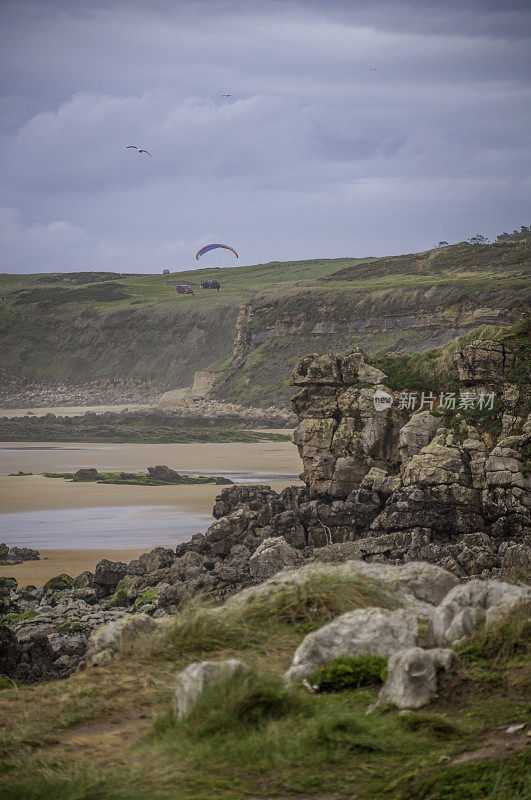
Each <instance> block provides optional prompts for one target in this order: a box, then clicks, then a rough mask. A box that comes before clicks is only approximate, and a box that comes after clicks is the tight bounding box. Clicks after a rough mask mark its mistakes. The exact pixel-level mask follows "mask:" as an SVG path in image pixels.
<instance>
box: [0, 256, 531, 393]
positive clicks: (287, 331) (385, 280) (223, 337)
mask: <svg viewBox="0 0 531 800" xmlns="http://www.w3.org/2000/svg"><path fill="white" fill-rule="evenodd" d="M529 253H530V247H529V243H528V242H522V243H517V244H514V243H513V244H511V243H506V244H494V245H488V246H485V247H471V246H470V245H455V246H452V247H448V248H441V249H439V250H436V251H427V252H426V253H420V254H419V253H417V254H410V255H407V256H397V257H391V258H383V259H366V260H364V261H360V260H359V259H339V260H337V261H332V260H330V261H324V260H323V261H317V260H316V261H306V262H289V263H279V262H277V263H274V264H262V265H256V266H250V267H239V268H234V269H227V270H216V271H215V272H214V271H213V270H210V272H209V271H208V270H199V271H192V270H191V271H189V272H182V273H178V275H172V276H162V275H144V276H141V275H139V276H133V275H118V274H117V275H114V276H112V275H109V274H107V275H105V274H103V273H85V274H82V273H80V274H76V275H75V276H72V275H67V274H62V275H41V276H36V275H25V276H14V275H2V276H0V311H1V312H2V313H1V322H0V332H1V334H2V337H1V339H2V343H1V345H0V347H1V352H0V355H1V357H2V364H3V367H4V369H5V376H4V377H5V379H6V380H5V381H3V383H6V382H12V383H13V382H14V385H13V391H14V392H15V393H16V390H17V386H18V383H17V382H19V380H20V378H23V379H24V380H25V381H29V382H32V381H33V382H35V383H38V384H39V385H40V386H41V387H44V386H54V385H57V386H65V387H66V386H68V385H69V384H70V383H75V384H77V385H80V384H89V383H92V382H95V381H112V382H114V383H115V384H116V385H118V384H122V385H124V384H125V383H126V382H127V381H128V380H130V379H131V378H133V379H135V380H138V381H144V380H145V381H148V382H149V383H150V384H152V385H153V386H154V387H155V389H156V390H157V391H159V392H162V391H165V390H172V389H178V388H181V387H184V386H187V385H189V384H190V383H191V381H192V378H193V375H194V373H195V372H196V371H198V370H208V371H210V372H216V373H220V379H219V381H218V383H217V385H216V386H215V387H214V390H213V396H214V397H216V398H217V399H220V400H228V401H230V402H236V403H242V404H246V405H255V406H262V407H266V406H268V405H270V404H275V405H280V404H282V405H284V406H289V403H290V389H289V375H290V372H291V370H292V368H293V367H294V366H295V364H296V363H297V361H298V360H299V358H301V357H302V356H303V355H304V354H305V353H310V352H326V351H327V350H331V351H333V352H339V351H346V350H348V349H349V348H350V347H351V346H352V343H353V341H355V342H356V344H357V345H359V346H360V347H363V348H364V350H365V351H366V352H367V353H368V354H369V355H370V356H371V357H374V356H377V355H380V354H383V353H386V352H388V351H393V352H401V353H413V352H424V351H426V350H428V349H431V348H434V347H438V346H440V345H441V344H444V343H447V342H449V341H450V340H452V339H454V338H455V337H457V336H461V335H463V334H467V333H469V332H470V331H472V330H474V329H476V328H478V327H480V326H487V325H488V326H494V327H499V326H502V325H508V324H511V323H512V322H514V321H515V320H516V319H518V317H519V316H520V314H521V311H522V305H523V303H524V302H525V299H526V294H528V292H529V289H528V286H527V285H526V280H525V272H526V269H528V266H529V260H530V259H529ZM340 267H343V269H341V268H340ZM110 277H113V280H112V281H110V280H109V278H110ZM177 277H178V280H177ZM212 277H216V278H218V279H219V280H220V282H221V290H220V291H219V292H210V291H208V290H203V289H201V287H200V281H201V280H204V279H208V278H212ZM177 282H188V283H190V284H191V285H192V286H193V287H194V289H195V294H194V295H177V294H176V292H175V283H177ZM139 385H141V384H139ZM148 394H149V397H151V389H149V392H147V393H146V396H145V397H144V398H141V399H148ZM5 402H6V403H7V402H8V400H7V399H6V401H5Z"/></svg>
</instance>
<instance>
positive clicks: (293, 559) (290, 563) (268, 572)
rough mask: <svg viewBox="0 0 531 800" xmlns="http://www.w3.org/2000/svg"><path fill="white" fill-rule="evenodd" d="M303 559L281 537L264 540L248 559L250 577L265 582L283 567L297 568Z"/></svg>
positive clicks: (298, 552)
mask: <svg viewBox="0 0 531 800" xmlns="http://www.w3.org/2000/svg"><path fill="white" fill-rule="evenodd" d="M303 562H304V558H303V557H302V554H301V553H300V551H298V550H295V549H294V548H293V547H291V545H289V544H288V543H287V542H286V540H285V539H284V538H283V537H282V536H275V537H270V538H269V539H264V541H263V542H262V544H260V545H259V546H258V547H257V549H256V550H255V552H254V553H253V554H252V556H251V558H250V559H249V568H250V570H251V575H253V576H254V577H255V578H260V579H261V580H265V579H266V578H270V577H271V576H272V575H275V573H277V572H280V570H281V569H283V568H284V567H298V566H301V564H303Z"/></svg>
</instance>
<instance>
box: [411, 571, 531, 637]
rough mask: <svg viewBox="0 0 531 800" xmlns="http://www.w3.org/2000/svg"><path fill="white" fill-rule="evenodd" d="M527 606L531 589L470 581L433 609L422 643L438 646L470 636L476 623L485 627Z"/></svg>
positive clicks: (457, 587) (497, 582) (501, 583)
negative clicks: (481, 621) (480, 622)
mask: <svg viewBox="0 0 531 800" xmlns="http://www.w3.org/2000/svg"><path fill="white" fill-rule="evenodd" d="M529 603H531V587H529V586H519V585H515V584H511V583H504V582H502V581H496V580H486V581H480V580H472V581H469V582H468V583H465V584H461V585H459V586H455V587H454V588H453V589H451V590H450V592H448V594H447V595H446V597H445V598H444V599H443V600H442V602H441V603H440V604H439V605H438V606H437V608H436V609H435V610H434V612H433V614H432V616H431V618H430V620H429V624H428V631H427V634H426V644H427V646H428V647H434V646H436V647H442V646H444V645H445V644H446V643H449V644H456V643H458V642H460V641H461V640H462V639H464V638H466V637H467V636H470V635H471V634H472V633H473V632H474V630H475V628H476V625H477V623H478V622H479V620H481V619H485V621H486V624H487V625H489V624H491V623H493V622H496V620H499V619H500V618H503V617H504V616H505V615H507V614H509V613H510V612H511V611H513V610H516V609H517V608H519V607H524V606H525V605H526V604H529Z"/></svg>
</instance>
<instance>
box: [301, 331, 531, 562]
mask: <svg viewBox="0 0 531 800" xmlns="http://www.w3.org/2000/svg"><path fill="white" fill-rule="evenodd" d="M455 361H456V363H457V368H458V371H459V375H460V377H461V379H462V381H463V389H462V391H461V392H460V393H459V395H458V397H459V400H458V402H464V404H465V406H467V407H468V408H471V407H474V406H475V407H476V408H478V406H479V405H481V404H483V405H484V406H485V415H484V417H483V419H482V420H481V421H482V423H485V422H489V410H490V411H491V412H492V416H493V417H494V416H495V415H496V414H497V415H498V417H500V416H501V430H500V431H499V432H498V433H497V435H496V436H493V434H492V433H487V432H486V431H485V430H481V427H480V426H479V424H478V427H476V426H475V425H473V424H471V423H470V422H467V421H466V420H465V419H464V418H463V415H462V414H460V413H459V412H458V411H457V413H455V412H454V413H455V416H453V417H448V415H447V416H446V418H445V417H443V416H441V415H440V414H441V411H440V410H437V405H436V404H437V398H435V397H434V403H433V410H432V411H433V412H435V413H432V411H431V410H426V409H425V410H422V411H417V412H416V413H411V412H408V410H407V409H406V408H401V406H404V405H405V397H404V395H402V397H401V396H400V394H399V393H398V392H393V391H392V390H390V389H389V388H388V387H386V386H385V384H384V383H380V381H383V379H384V378H385V376H384V375H383V374H382V373H380V374H376V373H373V371H372V368H370V367H369V368H368V370H367V365H365V364H364V363H363V356H362V354H361V353H360V352H359V351H352V352H350V353H347V354H346V355H345V356H343V357H336V356H333V355H332V354H327V355H325V356H320V355H313V356H308V357H306V358H304V359H302V361H301V362H299V364H298V365H297V367H296V369H295V371H294V375H293V378H292V382H293V383H294V384H295V385H297V386H301V387H302V388H301V389H299V391H298V392H297V393H296V394H295V397H294V399H293V405H294V409H295V411H296V413H297V415H298V417H299V426H298V428H297V429H296V431H295V433H294V436H293V441H294V442H295V444H297V446H298V448H299V452H300V454H301V457H302V460H303V464H304V472H303V474H302V476H301V477H302V478H303V480H304V481H305V483H306V486H307V491H308V496H309V498H310V499H313V500H314V501H315V502H316V503H317V504H320V503H322V504H326V506H327V508H328V509H329V511H330V512H331V513H332V516H333V512H334V511H335V510H337V509H339V507H340V506H341V507H342V508H343V507H345V506H346V507H347V508H349V510H350V513H352V514H353V515H354V516H359V514H360V511H361V509H365V511H366V515H365V524H366V529H367V530H366V533H365V535H366V536H367V535H368V536H369V537H371V538H370V539H367V540H366V541H365V542H364V543H363V545H364V547H367V545H368V546H369V548H370V549H372V552H373V553H381V554H388V555H389V556H390V557H392V558H406V559H408V558H417V557H420V558H422V559H425V560H428V561H429V560H436V561H437V562H438V563H441V564H442V565H443V566H446V567H447V568H449V569H451V570H452V571H457V572H459V571H460V570H464V572H465V573H466V574H481V573H482V572H483V569H482V567H483V568H484V569H485V570H486V571H487V572H488V571H489V570H490V569H492V568H493V567H494V566H495V565H496V566H501V563H502V561H503V559H504V557H505V556H506V555H507V553H509V559H513V560H514V558H515V557H516V555H517V552H518V553H520V555H521V556H522V558H523V559H524V563H525V564H526V568H528V566H529V551H527V550H526V549H525V548H526V546H528V545H529V544H530V541H529V531H530V530H531V525H530V523H531V519H530V515H529V508H530V488H531V484H530V479H529V477H528V470H529V448H530V445H531V418H527V419H526V417H525V415H524V413H523V411H524V409H525V406H526V400H527V402H528V397H527V398H526V396H525V394H526V392H525V387H524V389H522V387H519V386H518V385H516V384H511V383H508V382H507V375H508V374H511V372H512V371H513V370H514V369H515V367H517V366H518V357H517V355H516V354H515V353H514V352H513V351H510V350H507V349H506V347H505V345H504V344H503V343H502V342H481V341H477V342H473V343H472V344H471V345H469V346H468V347H466V348H465V349H464V350H463V351H460V352H458V353H456V356H455ZM362 379H364V380H365V381H366V382H371V383H373V384H375V385H374V386H373V387H370V388H369V387H367V386H365V387H360V386H357V387H354V386H352V385H351V384H353V383H355V382H356V380H357V381H360V380H362ZM377 381H378V383H377ZM349 384H350V385H349ZM382 393H384V403H385V405H384V407H383V409H381V408H380V404H379V403H378V395H379V394H380V395H381V394H382ZM426 394H428V392H426ZM453 395H454V397H455V395H456V393H453ZM461 398H462V400H461ZM496 398H497V399H498V401H499V402H500V403H501V409H500V407H499V406H495V405H494V403H495V402H496ZM456 400H457V398H456ZM491 402H492V409H489V405H490V403H491ZM457 408H458V405H457ZM463 414H466V411H465V409H463ZM449 422H450V424H451V427H448V424H449ZM338 500H340V501H342V502H340V503H338V502H334V501H338ZM329 527H330V525H329ZM357 535H359V534H358V533H357V531H356V530H355V528H353V527H351V529H350V534H348V537H349V538H351V537H352V538H353V540H354V541H355V540H356V538H357ZM331 539H332V541H337V538H336V537H334V532H333V526H332V528H331ZM358 544H360V543H359V542H358ZM478 548H479V549H478ZM515 548H517V550H515ZM518 548H523V549H522V550H521V552H520V550H518ZM370 551H371V550H369V551H368V552H370ZM468 562H470V563H468ZM471 564H472V565H473V566H471ZM470 570H472V571H470Z"/></svg>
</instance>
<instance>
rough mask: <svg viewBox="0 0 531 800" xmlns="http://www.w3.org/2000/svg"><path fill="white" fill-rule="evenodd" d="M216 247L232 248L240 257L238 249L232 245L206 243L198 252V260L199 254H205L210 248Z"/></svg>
mask: <svg viewBox="0 0 531 800" xmlns="http://www.w3.org/2000/svg"><path fill="white" fill-rule="evenodd" d="M216 247H224V248H225V250H232V252H233V253H234V255H235V256H236V258H238V253H237V252H236V250H233V248H232V247H229V246H228V244H206V245H205V246H204V247H202V248H201V249H200V250H198V251H197V253H196V256H195V257H196V260H197V261H199V256H203V255H204V254H205V253H208V251H209V250H214V249H215V248H216Z"/></svg>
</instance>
